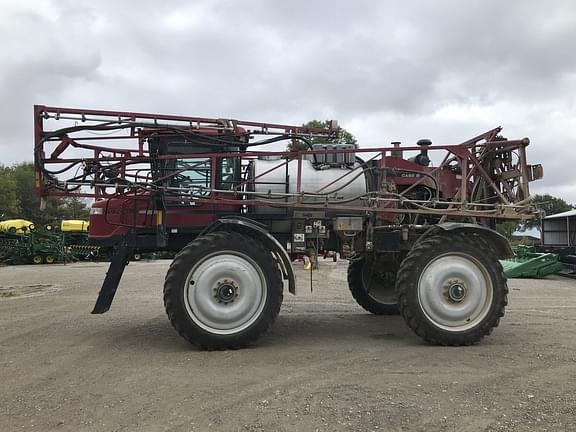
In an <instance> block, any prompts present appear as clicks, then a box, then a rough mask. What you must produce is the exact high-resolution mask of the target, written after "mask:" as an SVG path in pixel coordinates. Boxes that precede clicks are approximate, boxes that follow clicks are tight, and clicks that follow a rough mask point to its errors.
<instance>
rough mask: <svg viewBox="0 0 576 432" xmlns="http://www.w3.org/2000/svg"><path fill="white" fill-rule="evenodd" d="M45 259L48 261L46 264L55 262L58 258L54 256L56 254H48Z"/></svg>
mask: <svg viewBox="0 0 576 432" xmlns="http://www.w3.org/2000/svg"><path fill="white" fill-rule="evenodd" d="M44 260H45V261H46V264H54V262H55V261H56V258H54V255H46V257H45V258H44Z"/></svg>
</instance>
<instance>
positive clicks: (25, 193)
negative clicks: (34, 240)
mask: <svg viewBox="0 0 576 432" xmlns="http://www.w3.org/2000/svg"><path fill="white" fill-rule="evenodd" d="M34 178H35V177H34V164H32V163H31V162H24V163H21V164H17V165H14V166H12V167H11V168H1V169H0V215H2V213H4V219H7V218H22V219H27V220H30V221H32V222H34V223H35V224H37V225H44V224H48V223H50V224H54V223H59V222H60V221H61V220H62V219H86V218H87V217H88V213H89V209H88V208H87V206H86V203H85V202H84V201H83V200H81V199H79V198H75V197H71V198H61V197H48V198H47V199H46V208H45V209H44V210H40V197H39V196H38V195H37V194H36V188H35V179H34ZM4 196H6V198H4ZM11 197H12V198H13V197H15V201H14V200H13V199H12V198H11ZM3 207H6V210H3Z"/></svg>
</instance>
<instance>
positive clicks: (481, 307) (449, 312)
mask: <svg viewBox="0 0 576 432" xmlns="http://www.w3.org/2000/svg"><path fill="white" fill-rule="evenodd" d="M493 295H494V288H493V285H492V279H491V278H490V274H489V273H488V271H487V269H486V267H485V266H484V265H483V264H481V263H480V262H479V261H478V260H477V259H476V258H474V257H472V256H470V255H467V254H464V253H449V254H444V255H440V256H439V257H437V258H435V259H434V260H432V261H431V262H430V263H428V265H427V266H426V267H425V268H424V270H423V271H422V274H421V275H420V278H419V280H418V302H419V303H420V307H421V309H422V311H423V312H424V314H425V315H426V317H427V318H428V319H429V320H430V321H431V322H432V323H433V324H434V325H435V326H436V327H439V328H441V329H443V330H447V331H451V332H461V331H466V330H469V329H471V328H473V327H475V326H476V325H478V323H480V322H481V321H482V320H483V319H484V318H485V317H486V315H487V314H488V312H489V311H490V306H491V304H492V298H493Z"/></svg>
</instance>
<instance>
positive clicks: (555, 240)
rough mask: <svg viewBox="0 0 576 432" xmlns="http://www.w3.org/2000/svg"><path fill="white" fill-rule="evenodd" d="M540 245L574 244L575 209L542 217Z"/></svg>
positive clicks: (568, 245) (575, 235) (575, 227)
mask: <svg viewBox="0 0 576 432" xmlns="http://www.w3.org/2000/svg"><path fill="white" fill-rule="evenodd" d="M542 245H543V246H546V247H570V246H576V210H568V211H565V212H562V213H558V214H554V215H550V216H546V217H545V218H544V219H542Z"/></svg>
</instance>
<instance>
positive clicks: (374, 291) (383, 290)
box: [348, 259, 399, 315]
mask: <svg viewBox="0 0 576 432" xmlns="http://www.w3.org/2000/svg"><path fill="white" fill-rule="evenodd" d="M372 265H373V264H369V263H368V261H367V260H366V259H359V260H354V261H350V264H349V265H348V287H349V288H350V293H351V294H352V297H354V300H356V303H358V304H359V305H360V306H361V307H362V308H364V309H365V310H367V311H368V312H370V313H373V314H375V315H397V314H398V313H399V310H398V300H397V298H396V292H395V290H394V281H395V273H396V269H395V268H394V269H389V270H390V271H386V272H384V274H383V273H381V272H380V270H381V269H378V271H371V270H372V269H371V267H372ZM375 270H376V269H375Z"/></svg>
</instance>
